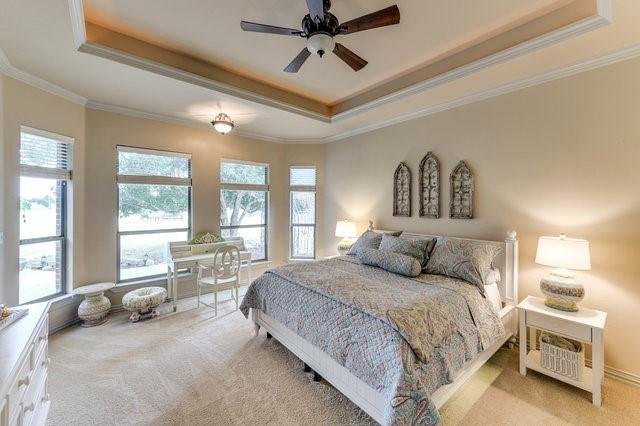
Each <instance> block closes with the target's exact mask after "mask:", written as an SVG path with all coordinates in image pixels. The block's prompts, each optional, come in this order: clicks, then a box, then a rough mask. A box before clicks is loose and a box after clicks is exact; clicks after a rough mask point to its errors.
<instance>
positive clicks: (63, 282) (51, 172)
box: [18, 126, 75, 304]
mask: <svg viewBox="0 0 640 426" xmlns="http://www.w3.org/2000/svg"><path fill="white" fill-rule="evenodd" d="M25 133H26V134H30V135H33V136H39V137H43V138H47V139H51V140H54V141H57V142H58V143H60V144H66V145H68V148H67V149H70V150H71V157H70V159H69V160H70V161H69V162H67V163H66V164H67V166H68V167H69V168H68V169H66V174H67V177H66V178H64V177H63V176H62V174H64V173H57V172H56V170H58V171H59V170H60V169H49V168H47V167H40V166H32V165H26V166H25V165H23V164H22V162H21V160H19V163H20V174H19V177H20V178H22V177H32V178H40V179H50V180H54V181H56V182H57V183H59V184H60V186H61V189H60V200H59V202H60V233H59V234H58V235H55V236H48V237H36V238H25V239H19V240H18V258H20V248H21V247H22V246H26V245H31V244H40V243H48V242H57V241H60V285H59V290H58V283H57V282H56V290H57V291H56V292H55V293H51V294H48V295H46V296H42V297H39V298H37V299H32V300H28V301H26V302H24V304H31V303H40V302H45V301H47V300H51V299H55V298H57V297H60V296H62V295H65V294H67V290H68V287H67V286H68V278H69V271H68V268H69V264H68V262H67V259H68V257H69V255H68V250H69V241H68V225H69V224H68V220H69V219H68V218H69V216H68V209H69V206H68V202H69V182H70V181H71V179H72V176H73V146H74V143H75V140H74V139H73V138H70V137H68V136H64V135H60V134H57V133H53V132H49V131H46V130H41V129H36V128H33V127H28V126H20V149H22V135H23V134H25ZM18 199H19V200H22V187H20V190H19V191H18ZM56 202H58V200H56ZM18 214H19V213H18ZM18 220H20V219H18ZM18 223H20V222H18ZM18 233H20V229H18ZM19 301H20V270H18V302H19ZM21 304H22V303H21Z"/></svg>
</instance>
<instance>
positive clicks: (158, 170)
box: [117, 146, 192, 186]
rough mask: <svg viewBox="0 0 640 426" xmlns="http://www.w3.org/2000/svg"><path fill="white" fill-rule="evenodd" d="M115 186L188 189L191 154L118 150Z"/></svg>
mask: <svg viewBox="0 0 640 426" xmlns="http://www.w3.org/2000/svg"><path fill="white" fill-rule="evenodd" d="M117 180H118V183H130V184H143V185H180V186H191V183H192V182H191V155H190V154H183V153H178V152H167V151H157V150H151V149H141V148H131V147H125V146H119V147H118V178H117Z"/></svg>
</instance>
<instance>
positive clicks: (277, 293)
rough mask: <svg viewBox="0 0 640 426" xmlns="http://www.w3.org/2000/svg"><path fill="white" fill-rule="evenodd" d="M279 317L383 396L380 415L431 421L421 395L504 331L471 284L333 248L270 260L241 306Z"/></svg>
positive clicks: (434, 416) (431, 409)
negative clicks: (314, 255)
mask: <svg viewBox="0 0 640 426" xmlns="http://www.w3.org/2000/svg"><path fill="white" fill-rule="evenodd" d="M250 308H258V309H262V310H263V312H264V313H266V314H268V315H269V316H271V317H273V318H274V319H276V320H278V321H280V322H281V323H283V324H284V325H285V326H287V327H288V328H289V329H291V330H292V331H294V332H295V333H297V334H298V335H299V336H301V337H302V338H304V339H305V340H307V341H309V342H310V343H312V344H313V345H315V346H316V347H318V348H319V349H321V350H322V351H324V352H325V353H327V354H328V355H329V356H331V357H332V358H333V359H334V360H335V361H336V362H338V363H339V364H340V365H342V366H344V367H345V368H347V369H348V370H349V371H350V372H351V373H352V374H354V375H355V376H356V377H358V378H359V379H360V380H362V381H364V382H365V383H367V384H368V385H369V386H371V387H372V388H374V389H376V390H377V391H378V392H381V393H382V394H383V395H384V396H385V400H387V401H388V405H387V406H386V407H385V418H386V423H388V424H397V425H413V424H420V425H432V424H436V423H437V422H438V420H439V415H438V411H437V409H436V408H435V406H434V404H433V402H432V401H431V400H430V398H429V396H430V395H431V394H432V393H433V392H435V391H436V390H437V389H438V388H439V387H440V386H442V385H444V384H447V383H451V382H452V381H453V377H454V375H455V372H456V371H458V370H459V369H460V368H461V367H462V366H463V365H464V364H465V362H467V361H468V360H470V359H472V358H473V357H474V356H475V355H477V354H478V353H479V352H481V351H482V350H483V349H484V348H487V347H488V346H490V345H491V344H493V343H494V342H496V341H497V340H498V339H500V338H502V337H503V336H504V328H503V326H502V322H501V321H500V319H499V318H498V316H497V315H496V314H495V313H493V311H492V310H491V308H490V306H489V303H488V302H487V301H486V300H485V299H484V297H483V296H482V295H481V294H480V292H479V291H478V289H477V288H476V287H474V286H472V285H470V284H469V283H467V282H465V281H462V280H459V279H454V278H449V277H445V276H441V275H427V274H422V275H420V276H418V277H416V278H408V277H404V276H400V275H397V274H393V273H390V272H387V271H384V270H382V269H380V268H376V267H372V266H366V265H362V264H360V263H359V262H358V261H357V260H356V259H355V258H353V257H350V256H341V257H337V258H333V259H327V260H322V261H317V262H301V263H290V264H287V265H284V266H281V267H278V268H274V269H271V270H269V271H267V272H265V273H264V274H263V275H262V276H260V277H259V278H257V279H256V280H255V281H254V282H253V283H252V284H251V286H250V287H249V290H248V291H247V294H246V296H245V298H244V300H243V302H242V305H241V306H240V310H241V311H242V313H243V314H244V315H245V316H247V317H248V315H249V309H250Z"/></svg>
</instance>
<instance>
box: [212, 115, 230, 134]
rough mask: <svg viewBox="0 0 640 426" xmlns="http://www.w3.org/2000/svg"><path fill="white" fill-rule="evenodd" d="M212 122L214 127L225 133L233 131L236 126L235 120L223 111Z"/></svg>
mask: <svg viewBox="0 0 640 426" xmlns="http://www.w3.org/2000/svg"><path fill="white" fill-rule="evenodd" d="M211 124H212V125H213V128H214V129H216V131H217V132H218V133H221V134H223V135H226V134H227V133H229V132H230V131H232V130H233V126H234V124H233V120H231V117H229V116H228V115H227V114H225V113H223V112H221V113H220V114H218V115H216V118H214V119H213V121H212V122H211Z"/></svg>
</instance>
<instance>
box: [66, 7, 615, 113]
mask: <svg viewBox="0 0 640 426" xmlns="http://www.w3.org/2000/svg"><path fill="white" fill-rule="evenodd" d="M68 2H69V13H70V17H71V22H72V30H73V34H74V42H75V44H76V47H77V49H78V50H79V51H81V52H84V53H89V54H92V55H95V56H98V57H102V58H106V59H109V60H112V61H115V62H119V63H122V64H125V65H129V66H133V67H136V68H139V69H143V70H146V71H150V72H154V73H157V74H159V75H163V76H165V77H169V78H174V79H176V80H179V81H184V82H187V83H190V84H194V85H197V86H201V87H204V88H207V89H210V90H214V91H217V92H220V93H225V94H228V95H231V96H234V97H238V98H240V99H244V100H247V101H250V102H256V103H259V104H262V105H266V106H269V107H273V108H277V109H281V110H283V111H286V112H291V113H294V114H298V115H301V116H304V117H307V118H311V119H314V120H318V121H321V122H324V123H335V122H339V121H341V120H345V119H347V118H349V117H352V116H355V115H357V114H361V113H363V112H367V111H370V110H372V109H375V108H378V107H381V106H383V105H387V104H390V103H393V102H395V101H398V100H400V99H404V98H406V97H409V96H413V95H416V94H419V93H422V92H424V91H426V90H429V89H430V88H433V87H436V86H439V85H443V84H446V83H449V82H451V81H454V80H456V79H459V78H463V77H465V76H468V75H471V74H473V73H476V72H478V71H481V70H483V69H486V68H488V67H491V66H493V65H496V64H499V63H502V62H505V61H508V60H511V59H514V58H516V57H519V56H522V55H526V54H528V53H531V52H533V51H536V50H538V49H541V48H543V47H545V46H549V45H552V44H555V43H559V42H562V41H564V40H567V39H569V38H572V37H576V36H578V35H580V34H583V33H585V32H588V31H591V30H594V29H596V28H599V27H601V26H603V25H607V24H609V23H611V3H612V0H593V6H592V7H593V12H592V13H593V16H589V17H585V18H584V19H580V20H577V21H575V22H571V23H567V24H566V25H565V26H563V27H560V28H557V29H555V30H552V31H549V32H548V33H545V34H542V35H539V36H537V37H535V38H533V39H531V40H526V41H524V40H523V41H522V42H518V43H517V44H515V45H513V46H512V47H508V48H505V49H504V50H501V51H497V52H496V53H493V54H489V56H486V57H483V58H481V59H477V60H473V61H472V62H469V63H467V64H466V65H461V66H457V67H456V68H454V69H451V70H450V71H445V72H443V73H442V74H439V75H432V76H428V75H423V76H422V77H419V76H418V75H417V74H416V75H415V76H414V77H408V76H405V77H407V78H405V77H400V78H398V79H397V80H395V82H396V83H398V82H400V80H403V79H404V80H405V82H404V83H398V84H401V85H405V87H403V88H400V89H391V88H389V89H383V91H382V92H380V96H379V97H376V96H378V95H376V94H374V91H373V90H371V91H368V92H365V93H364V94H363V95H362V96H361V95H354V96H352V97H350V98H347V99H345V100H342V101H338V103H336V104H334V105H328V104H327V105H324V104H321V103H317V102H316V103H314V102H315V101H310V102H312V103H314V105H316V104H318V105H316V106H317V107H318V108H320V107H321V106H322V105H324V106H326V107H327V108H329V112H325V111H321V110H317V108H315V107H311V106H309V105H306V104H304V105H303V104H300V103H299V102H298V101H294V100H292V99H276V98H274V97H273V95H271V94H268V93H258V92H256V91H255V90H252V89H251V88H247V87H244V86H242V85H241V84H234V83H229V82H228V81H226V80H224V78H222V79H221V78H216V79H214V78H212V77H211V76H208V75H207V74H206V73H205V74H202V75H201V73H202V72H204V71H201V70H202V67H201V66H195V65H193V66H195V68H193V67H192V65H185V64H186V62H184V60H185V58H174V59H173V60H172V61H173V62H172V61H168V62H166V63H165V62H164V61H162V60H160V59H158V56H157V53H158V52H157V50H158V49H161V48H159V47H158V46H155V45H144V44H145V43H143V42H141V41H140V40H137V39H135V38H131V37H129V36H126V35H123V34H118V33H115V32H113V31H111V30H108V29H106V28H102V27H99V26H96V25H94V24H90V23H87V22H85V15H84V11H83V6H82V0H68ZM575 3H579V1H578V0H575ZM585 3H586V1H585ZM572 7H573V4H572V5H567V6H566V8H569V9H570V8H572ZM566 8H565V6H563V7H562V8H560V9H558V10H554V11H552V12H549V14H553V13H560V15H562V14H563V13H565V14H567V13H569V12H567V10H565V9H566ZM574 10H575V9H574ZM575 13H578V12H577V11H576V12H575ZM545 16H546V15H545ZM531 22H534V21H531ZM87 24H88V25H87ZM528 24H529V23H527V24H523V25H528ZM94 27H95V28H94ZM518 28H520V27H518ZM87 31H89V33H87ZM96 31H97V33H96ZM93 33H96V34H97V35H96V34H94V35H93V36H92V35H91V34H93ZM122 38H126V39H127V40H126V43H125V44H124V45H125V46H129V45H130V44H131V43H134V44H135V43H138V44H139V45H138V47H137V50H136V49H134V50H132V51H127V48H126V47H125V48H121V47H119V46H121V45H122V43H123V42H122V40H120V39H122ZM94 39H97V40H98V41H97V42H96V41H95V40H94ZM108 40H111V42H109V41H108ZM118 40H120V41H118ZM487 42H488V41H487ZM119 43H120V44H119ZM481 44H482V43H481ZM143 45H144V46H143ZM477 46H479V45H474V46H472V47H470V48H469V49H471V48H475V47H477ZM149 49H151V50H154V49H155V51H156V52H155V54H152V53H149V52H148V53H149V54H148V55H144V54H143V53H140V52H145V51H147V50H149ZM171 54H173V55H176V54H177V53H176V52H173V53H172V52H170V51H167V52H165V57H166V55H171ZM447 59H448V58H445V59H443V60H441V61H440V62H438V63H442V62H446V61H447ZM175 61H178V62H175ZM176 63H180V64H182V66H175V64H176ZM196 65H197V64H196ZM211 66H213V67H215V65H211ZM183 67H186V68H184V69H183ZM428 67H429V66H426V67H425V68H424V69H421V70H419V71H420V72H422V71H423V70H426V69H427V68H428ZM412 79H413V80H415V81H416V82H415V83H414V84H411V80H412ZM399 87H400V86H399ZM385 91H386V92H387V93H386V94H385V93H384V92H385ZM291 94H292V95H294V96H295V93H293V92H291ZM367 96H370V98H371V99H370V100H367ZM320 109H321V108H320Z"/></svg>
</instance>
